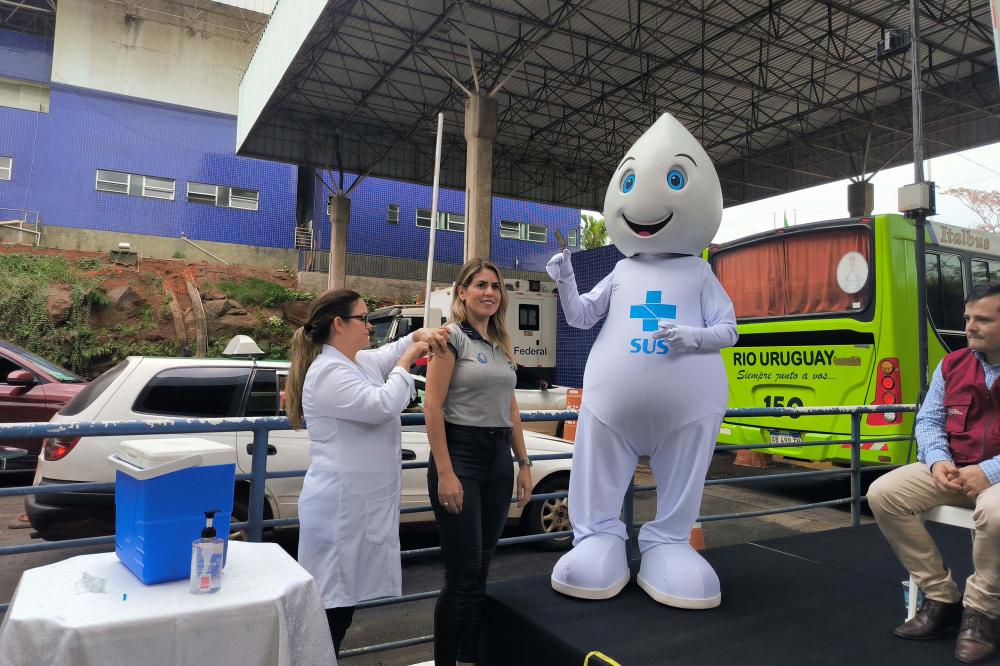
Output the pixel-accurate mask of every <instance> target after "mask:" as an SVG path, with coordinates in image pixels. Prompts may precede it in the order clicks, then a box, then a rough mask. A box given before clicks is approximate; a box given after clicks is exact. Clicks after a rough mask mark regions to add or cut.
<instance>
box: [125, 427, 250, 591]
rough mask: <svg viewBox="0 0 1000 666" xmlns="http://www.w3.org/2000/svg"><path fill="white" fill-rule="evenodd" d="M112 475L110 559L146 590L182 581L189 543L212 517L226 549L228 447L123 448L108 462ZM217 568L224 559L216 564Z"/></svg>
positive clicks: (188, 440)
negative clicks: (207, 516)
mask: <svg viewBox="0 0 1000 666" xmlns="http://www.w3.org/2000/svg"><path fill="white" fill-rule="evenodd" d="M108 460H109V461H111V464H112V465H114V466H115V467H116V468H117V471H116V473H115V553H117V555H118V559H120V560H121V561H122V564H124V565H125V566H126V567H128V569H129V570H130V571H131V572H132V573H134V574H135V575H136V576H137V577H138V578H139V580H141V581H142V582H143V583H146V584H147V585H152V584H154V583H166V582H170V581H174V580H184V579H187V578H188V577H189V575H190V573H191V542H193V541H194V540H195V539H197V538H199V537H200V536H201V530H202V528H203V527H204V526H205V512H206V511H217V512H218V513H216V514H215V520H214V525H215V529H216V532H217V534H218V536H219V538H221V539H223V540H224V541H226V550H228V546H229V542H228V539H227V538H228V536H229V519H230V514H231V513H232V511H233V489H234V485H235V483H236V452H235V451H234V450H233V447H231V446H227V445H225V444H219V443H217V442H212V441H209V440H207V439H200V438H196V437H177V438H171V439H134V440H128V441H124V442H122V443H121V444H120V445H119V450H118V452H117V453H115V454H114V455H112V456H110V457H109V458H108ZM223 561H224V560H223Z"/></svg>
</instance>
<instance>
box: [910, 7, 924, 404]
mask: <svg viewBox="0 0 1000 666" xmlns="http://www.w3.org/2000/svg"><path fill="white" fill-rule="evenodd" d="M910 37H911V40H912V41H911V44H910V88H911V98H912V100H911V101H912V107H913V182H915V183H922V182H924V136H923V125H924V111H923V104H922V102H921V97H920V95H921V85H922V77H921V74H920V8H919V6H918V3H917V0H910ZM913 221H914V231H915V232H916V243H915V245H914V254H916V262H917V266H916V268H917V350H918V351H917V353H918V359H919V365H918V368H919V373H920V392H919V393H918V394H917V405H918V406H919V405H920V404H921V403H922V402H923V400H924V395H925V394H926V393H927V265H926V263H925V259H924V229H925V227H926V223H927V215H926V213H924V212H923V211H918V212H917V213H916V215H915V216H914V218H913Z"/></svg>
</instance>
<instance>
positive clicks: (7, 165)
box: [0, 157, 14, 180]
mask: <svg viewBox="0 0 1000 666" xmlns="http://www.w3.org/2000/svg"><path fill="white" fill-rule="evenodd" d="M13 172H14V158H13V157H0V180H10V179H11V174H12V173H13Z"/></svg>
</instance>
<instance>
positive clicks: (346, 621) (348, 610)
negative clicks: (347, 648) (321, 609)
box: [326, 606, 354, 657]
mask: <svg viewBox="0 0 1000 666" xmlns="http://www.w3.org/2000/svg"><path fill="white" fill-rule="evenodd" d="M353 619H354V606H341V607H338V608H327V609H326V621H327V622H328V623H329V624H330V637H331V638H332V639H333V651H334V652H336V653H337V656H338V657H339V656H340V644H341V643H342V642H343V641H344V634H346V633H347V628H348V627H349V626H351V620H353Z"/></svg>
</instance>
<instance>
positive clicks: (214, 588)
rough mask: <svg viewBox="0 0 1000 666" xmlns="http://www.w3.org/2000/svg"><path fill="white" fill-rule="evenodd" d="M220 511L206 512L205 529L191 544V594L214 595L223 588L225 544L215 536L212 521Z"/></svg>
mask: <svg viewBox="0 0 1000 666" xmlns="http://www.w3.org/2000/svg"><path fill="white" fill-rule="evenodd" d="M216 513H218V511H206V512H205V529H203V530H202V531H201V538H200V539H195V541H194V543H192V544H191V594H212V593H213V592H218V591H219V588H220V587H221V586H222V552H223V548H224V546H225V544H224V543H223V541H222V539H220V538H218V537H217V536H216V535H215V528H214V527H213V526H212V520H213V518H214V517H215V514H216Z"/></svg>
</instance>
